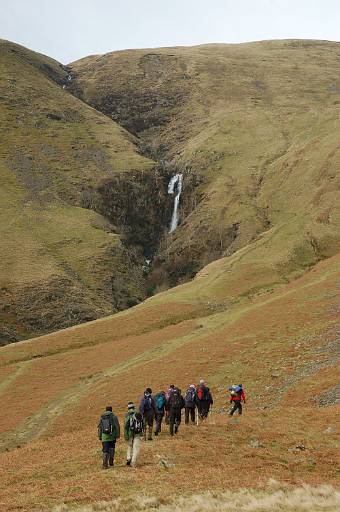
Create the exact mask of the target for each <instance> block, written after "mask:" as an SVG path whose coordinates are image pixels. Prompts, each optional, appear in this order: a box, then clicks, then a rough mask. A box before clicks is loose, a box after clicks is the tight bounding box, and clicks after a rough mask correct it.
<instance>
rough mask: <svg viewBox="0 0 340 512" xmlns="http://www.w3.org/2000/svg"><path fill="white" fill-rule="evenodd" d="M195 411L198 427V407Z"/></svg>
mask: <svg viewBox="0 0 340 512" xmlns="http://www.w3.org/2000/svg"><path fill="white" fill-rule="evenodd" d="M196 409H197V414H196V426H197V427H198V407H197V408H196Z"/></svg>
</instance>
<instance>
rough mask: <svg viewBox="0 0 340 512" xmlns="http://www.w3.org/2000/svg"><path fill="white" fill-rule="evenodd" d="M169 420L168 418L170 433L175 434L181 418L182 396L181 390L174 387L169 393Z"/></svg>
mask: <svg viewBox="0 0 340 512" xmlns="http://www.w3.org/2000/svg"><path fill="white" fill-rule="evenodd" d="M167 405H168V409H169V420H170V435H171V436H173V435H174V434H177V432H178V429H179V426H180V424H181V420H182V409H183V407H184V398H183V397H182V394H181V390H180V389H178V388H174V389H173V391H172V392H171V393H170V396H169V400H168V404H167Z"/></svg>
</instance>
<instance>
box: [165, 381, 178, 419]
mask: <svg viewBox="0 0 340 512" xmlns="http://www.w3.org/2000/svg"><path fill="white" fill-rule="evenodd" d="M174 389H175V384H170V387H169V389H168V391H167V392H166V394H165V398H166V404H165V420H164V421H165V424H166V425H170V416H169V415H170V409H169V398H170V395H171V393H173V391H174Z"/></svg>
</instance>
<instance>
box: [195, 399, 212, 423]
mask: <svg viewBox="0 0 340 512" xmlns="http://www.w3.org/2000/svg"><path fill="white" fill-rule="evenodd" d="M197 408H198V414H199V415H200V417H201V418H202V419H205V418H207V417H208V414H209V409H210V401H209V400H199V401H198V404H197Z"/></svg>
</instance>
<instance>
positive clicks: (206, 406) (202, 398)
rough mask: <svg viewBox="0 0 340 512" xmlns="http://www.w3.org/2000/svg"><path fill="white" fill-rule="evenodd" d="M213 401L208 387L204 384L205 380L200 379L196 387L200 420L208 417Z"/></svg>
mask: <svg viewBox="0 0 340 512" xmlns="http://www.w3.org/2000/svg"><path fill="white" fill-rule="evenodd" d="M213 403H214V402H213V398H212V395H211V392H210V389H209V388H208V386H207V385H206V383H205V381H204V380H203V379H200V383H199V386H198V388H197V409H198V415H199V417H200V418H201V420H205V419H206V418H207V417H208V414H209V410H210V406H211V405H212V404H213Z"/></svg>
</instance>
